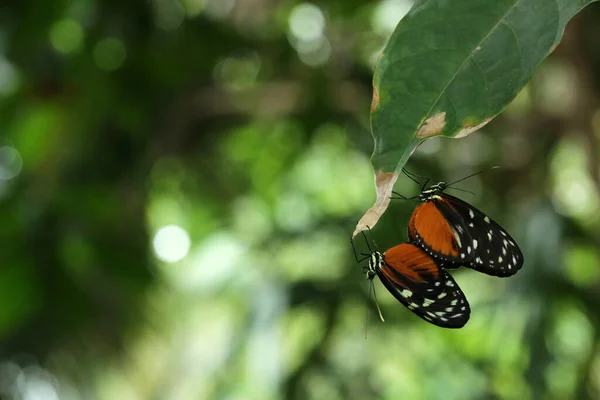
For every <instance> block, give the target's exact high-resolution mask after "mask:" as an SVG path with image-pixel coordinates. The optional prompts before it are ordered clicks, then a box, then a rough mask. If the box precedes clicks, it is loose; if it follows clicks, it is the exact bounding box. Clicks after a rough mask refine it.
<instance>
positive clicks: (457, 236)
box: [409, 193, 523, 277]
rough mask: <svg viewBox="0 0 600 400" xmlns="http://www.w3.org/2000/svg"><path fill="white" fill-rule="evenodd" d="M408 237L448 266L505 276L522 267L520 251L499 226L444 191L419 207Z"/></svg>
mask: <svg viewBox="0 0 600 400" xmlns="http://www.w3.org/2000/svg"><path fill="white" fill-rule="evenodd" d="M440 217H441V218H440ZM409 237H410V239H411V240H412V241H413V242H415V243H417V244H418V245H419V246H421V247H423V248H424V249H425V251H427V252H428V253H429V254H431V255H432V256H434V257H435V258H436V259H439V260H442V261H444V262H445V263H446V264H445V267H446V268H453V267H454V268H455V267H458V266H460V265H466V266H468V267H470V268H473V269H475V270H477V271H480V272H483V273H485V274H488V275H494V276H502V277H504V276H510V275H513V274H515V273H516V272H517V271H518V270H519V269H520V268H521V267H522V266H523V254H522V253H521V250H520V249H519V247H518V246H517V244H516V243H515V241H514V240H513V238H512V237H511V236H510V235H509V234H508V233H507V232H506V231H505V230H504V229H503V228H502V227H501V226H500V225H498V224H497V223H496V222H494V221H493V220H492V219H491V218H489V217H488V216H487V215H485V214H483V213H482V212H481V211H479V210H478V209H476V208H475V207H473V206H471V205H469V204H468V203H466V202H464V201H462V200H460V199H459V198H457V197H454V196H451V195H448V194H445V193H439V194H438V195H436V196H435V197H434V198H432V199H431V200H428V201H426V202H424V203H423V204H421V205H419V206H418V207H417V209H416V210H415V211H414V212H413V216H412V217H411V221H410V223H409Z"/></svg>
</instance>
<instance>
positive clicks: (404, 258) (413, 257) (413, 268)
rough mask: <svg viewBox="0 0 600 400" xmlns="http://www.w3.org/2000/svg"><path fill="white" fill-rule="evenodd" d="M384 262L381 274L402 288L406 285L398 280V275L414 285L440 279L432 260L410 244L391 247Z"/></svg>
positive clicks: (437, 268)
mask: <svg viewBox="0 0 600 400" xmlns="http://www.w3.org/2000/svg"><path fill="white" fill-rule="evenodd" d="M384 260H385V263H384V264H383V265H382V266H381V270H382V272H383V273H384V275H385V276H386V277H387V278H388V279H389V280H391V281H392V282H394V283H395V284H397V285H400V286H402V287H406V284H405V283H402V281H400V280H399V278H398V274H400V275H402V276H403V277H404V278H406V279H408V280H410V281H413V282H416V283H423V282H427V281H432V280H438V279H439V277H440V269H439V267H438V266H437V265H436V263H435V261H434V260H433V258H431V257H430V256H429V255H428V254H427V253H425V252H424V251H423V250H421V249H420V248H419V247H417V246H415V245H414V244H411V243H402V244H400V245H398V246H395V247H392V248H391V249H389V250H388V251H386V252H385V254H384Z"/></svg>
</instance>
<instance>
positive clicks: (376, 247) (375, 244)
mask: <svg viewBox="0 0 600 400" xmlns="http://www.w3.org/2000/svg"><path fill="white" fill-rule="evenodd" d="M367 229H368V230H369V235H370V236H371V237H373V235H372V234H371V228H370V227H369V225H367ZM366 239H367V237H366V236H365V240H366ZM371 240H372V241H373V245H374V246H375V250H379V246H377V242H375V240H374V239H371ZM368 245H369V242H367V246H368ZM369 251H370V252H371V253H373V251H372V250H371V247H370V246H369Z"/></svg>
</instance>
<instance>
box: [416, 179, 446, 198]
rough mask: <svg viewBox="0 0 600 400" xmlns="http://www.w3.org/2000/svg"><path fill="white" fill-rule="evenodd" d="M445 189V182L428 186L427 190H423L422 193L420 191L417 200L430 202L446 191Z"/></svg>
mask: <svg viewBox="0 0 600 400" xmlns="http://www.w3.org/2000/svg"><path fill="white" fill-rule="evenodd" d="M446 187H447V185H446V182H438V183H436V184H435V185H431V186H429V187H428V188H427V189H423V191H421V194H420V195H419V198H420V199H421V201H429V200H432V199H434V198H435V197H436V196H438V195H439V194H440V193H441V192H443V191H444V190H445V189H446Z"/></svg>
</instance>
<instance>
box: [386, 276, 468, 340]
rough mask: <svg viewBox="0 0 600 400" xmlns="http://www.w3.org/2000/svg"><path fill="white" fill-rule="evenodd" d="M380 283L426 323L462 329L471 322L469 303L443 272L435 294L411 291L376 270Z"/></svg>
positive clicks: (449, 277)
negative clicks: (438, 288) (439, 288)
mask: <svg viewBox="0 0 600 400" xmlns="http://www.w3.org/2000/svg"><path fill="white" fill-rule="evenodd" d="M377 275H378V276H379V278H380V280H381V283H383V285H384V286H385V287H386V288H387V289H388V290H389V292H390V293H391V294H392V295H393V296H394V297H395V298H396V299H397V300H398V301H399V302H401V303H402V304H404V305H405V306H406V307H407V308H408V309H409V310H411V311H412V312H413V313H415V314H417V315H418V316H419V317H421V318H422V319H424V320H425V321H427V322H429V323H432V324H434V325H437V326H439V327H442V328H461V327H463V326H464V325H465V324H466V323H467V321H468V320H469V317H470V314H471V309H470V307H469V303H468V301H467V299H466V297H465V295H464V293H463V292H462V290H461V289H460V287H459V286H458V284H457V283H456V282H455V281H454V279H453V278H452V276H451V275H450V274H449V273H448V272H446V271H444V270H442V271H441V275H440V280H439V284H440V287H441V290H439V291H438V292H437V293H436V294H427V293H423V292H416V291H412V290H410V289H408V288H406V287H403V286H401V285H398V284H397V283H395V282H393V281H391V280H389V279H388V277H387V276H386V275H385V274H384V273H383V272H382V270H381V269H378V270H377Z"/></svg>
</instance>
